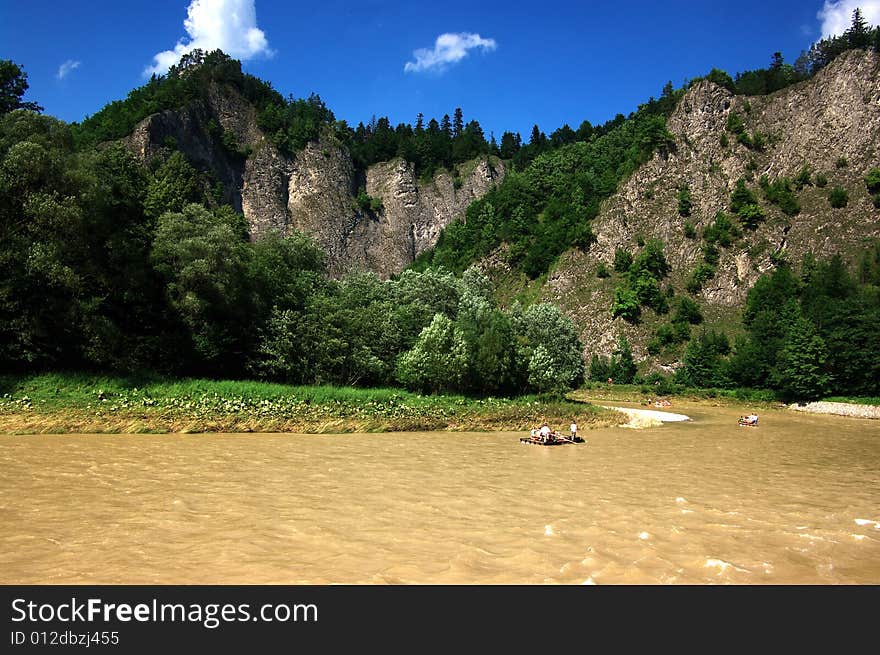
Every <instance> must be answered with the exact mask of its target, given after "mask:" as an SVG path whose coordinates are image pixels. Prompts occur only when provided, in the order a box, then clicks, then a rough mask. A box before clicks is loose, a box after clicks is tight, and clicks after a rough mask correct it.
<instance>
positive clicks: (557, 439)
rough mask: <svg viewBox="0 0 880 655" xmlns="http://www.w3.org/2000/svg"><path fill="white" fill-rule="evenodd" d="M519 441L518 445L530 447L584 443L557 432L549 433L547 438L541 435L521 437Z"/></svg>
mask: <svg viewBox="0 0 880 655" xmlns="http://www.w3.org/2000/svg"><path fill="white" fill-rule="evenodd" d="M519 441H520V443H527V444H529V445H532V446H563V445H565V444H568V443H585V442H584V440H583V439H582V438H581V437H566V436H565V435H562V434H559V433H558V432H551V433H550V436H548V437H542V436H541V435H535V436H534V437H522V438H520V440H519Z"/></svg>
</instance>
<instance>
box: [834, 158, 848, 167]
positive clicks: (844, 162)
mask: <svg viewBox="0 0 880 655" xmlns="http://www.w3.org/2000/svg"><path fill="white" fill-rule="evenodd" d="M834 165H835V166H836V167H837V168H846V167H847V166H849V162H848V161H847V160H846V157H838V158H837V161H836V162H834Z"/></svg>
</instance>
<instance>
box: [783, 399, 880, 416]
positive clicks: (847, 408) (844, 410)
mask: <svg viewBox="0 0 880 655" xmlns="http://www.w3.org/2000/svg"><path fill="white" fill-rule="evenodd" d="M788 408H789V409H793V410H794V411H796V412H809V413H811V414H838V415H840V416H855V417H858V418H875V419H880V407H877V406H876V405H857V404H855V403H829V402H816V403H807V404H806V405H798V404H796V403H795V404H792V405H789V406H788Z"/></svg>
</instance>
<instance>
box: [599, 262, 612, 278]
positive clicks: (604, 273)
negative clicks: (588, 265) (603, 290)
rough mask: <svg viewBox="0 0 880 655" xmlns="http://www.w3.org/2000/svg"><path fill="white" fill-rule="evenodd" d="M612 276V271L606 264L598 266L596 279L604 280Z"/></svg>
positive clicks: (601, 263)
mask: <svg viewBox="0 0 880 655" xmlns="http://www.w3.org/2000/svg"><path fill="white" fill-rule="evenodd" d="M610 276H611V271H609V270H608V267H607V266H606V265H605V262H599V264H598V265H597V266H596V277H598V278H600V279H604V278H607V277H610Z"/></svg>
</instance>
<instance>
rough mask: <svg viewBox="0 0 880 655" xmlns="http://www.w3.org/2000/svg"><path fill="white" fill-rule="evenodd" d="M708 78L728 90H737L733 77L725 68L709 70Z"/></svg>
mask: <svg viewBox="0 0 880 655" xmlns="http://www.w3.org/2000/svg"><path fill="white" fill-rule="evenodd" d="M706 79H707V80H708V81H710V82H713V83H715V84H717V85H718V86H721V87H724V88H725V89H727V90H728V91H735V86H734V83H733V79H732V78H731V77H730V75H729V74H727V73H726V72H725V71H723V70H719V69H718V68H713V69H712V70H711V71H709V74H708V75H706Z"/></svg>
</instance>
